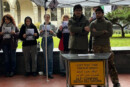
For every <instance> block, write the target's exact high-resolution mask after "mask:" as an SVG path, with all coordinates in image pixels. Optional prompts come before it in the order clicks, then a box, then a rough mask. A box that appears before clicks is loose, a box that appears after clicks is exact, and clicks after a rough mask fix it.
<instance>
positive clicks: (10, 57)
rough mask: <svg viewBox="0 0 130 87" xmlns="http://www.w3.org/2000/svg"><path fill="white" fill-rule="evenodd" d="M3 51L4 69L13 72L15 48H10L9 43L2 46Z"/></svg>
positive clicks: (14, 67)
mask: <svg viewBox="0 0 130 87" xmlns="http://www.w3.org/2000/svg"><path fill="white" fill-rule="evenodd" d="M3 53H4V57H5V71H6V73H7V72H15V69H16V49H11V47H10V45H4V46H3Z"/></svg>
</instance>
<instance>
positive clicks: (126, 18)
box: [106, 7, 130, 37]
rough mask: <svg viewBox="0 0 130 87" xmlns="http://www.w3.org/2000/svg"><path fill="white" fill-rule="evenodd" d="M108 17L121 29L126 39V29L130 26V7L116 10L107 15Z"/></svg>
mask: <svg viewBox="0 0 130 87" xmlns="http://www.w3.org/2000/svg"><path fill="white" fill-rule="evenodd" d="M106 17H107V18H108V20H110V21H111V22H112V23H113V24H116V25H118V26H119V27H120V28H121V32H122V37H125V33H124V28H125V27H126V26H128V25H129V24H130V7H123V8H121V9H116V10H114V11H112V12H109V13H108V14H106Z"/></svg>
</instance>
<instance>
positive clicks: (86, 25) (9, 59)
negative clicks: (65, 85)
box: [0, 4, 121, 87]
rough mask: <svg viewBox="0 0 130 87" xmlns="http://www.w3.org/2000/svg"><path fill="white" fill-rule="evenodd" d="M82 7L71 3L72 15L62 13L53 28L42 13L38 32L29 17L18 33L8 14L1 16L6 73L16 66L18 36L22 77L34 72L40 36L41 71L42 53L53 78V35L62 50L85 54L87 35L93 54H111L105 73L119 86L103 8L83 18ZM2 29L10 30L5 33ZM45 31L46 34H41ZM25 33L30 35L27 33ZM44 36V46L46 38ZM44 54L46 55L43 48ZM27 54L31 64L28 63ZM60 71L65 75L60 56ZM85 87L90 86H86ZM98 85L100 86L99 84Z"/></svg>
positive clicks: (98, 8)
mask: <svg viewBox="0 0 130 87" xmlns="http://www.w3.org/2000/svg"><path fill="white" fill-rule="evenodd" d="M82 10H83V9H82V6H81V5H80V4H78V5H75V6H74V8H73V12H74V14H73V17H71V18H69V16H68V15H64V16H63V19H62V24H61V26H60V27H59V28H58V29H56V28H55V26H54V25H53V24H52V23H51V22H50V15H49V14H46V15H44V19H45V22H44V23H43V24H42V25H41V26H40V29H39V33H38V30H37V28H36V26H35V25H34V24H33V23H32V19H31V18H30V17H26V18H25V21H24V24H23V25H22V27H21V28H20V32H19V30H18V28H17V27H16V24H15V22H14V19H13V17H12V16H11V15H5V16H4V17H3V19H2V24H1V28H0V44H1V45H0V46H1V48H2V49H3V53H4V56H5V66H6V76H13V75H14V72H15V68H16V48H17V42H18V38H20V40H22V41H23V44H22V50H23V54H24V59H25V71H26V74H25V75H26V76H28V75H30V74H32V75H33V76H36V75H37V39H38V38H39V36H41V37H42V43H41V47H42V49H43V55H44V71H43V72H44V74H46V56H47V59H48V77H49V78H51V79H52V78H53V76H52V74H53V38H52V37H53V36H57V37H58V38H60V43H59V50H60V54H62V53H71V54H87V53H89V51H88V34H89V32H91V36H92V41H93V43H92V49H93V50H92V51H93V52H94V53H108V52H110V53H111V56H110V58H109V59H108V65H109V73H110V77H111V80H112V82H113V87H121V86H120V83H119V79H118V73H117V70H116V67H115V64H114V61H113V58H114V53H113V52H112V51H111V47H110V37H111V36H112V33H113V31H112V24H111V22H110V21H108V20H106V19H105V18H104V11H103V9H102V8H100V7H96V9H95V13H94V17H92V18H91V19H90V20H87V19H86V17H85V16H84V15H83V13H82ZM93 18H94V19H93ZM5 30H7V31H10V32H9V33H8V32H5ZM45 30H46V34H45ZM28 32H31V33H32V34H29V35H28ZM46 36H47V45H46V43H45V42H46V41H45V40H46V39H45V37H46ZM45 45H46V47H47V55H46V52H45V51H46V47H45ZM30 57H31V60H32V61H31V66H30ZM60 71H61V73H62V74H64V75H65V63H64V60H62V56H61V55H60ZM86 87H91V86H90V85H87V86H86ZM98 87H101V86H100V85H99V86H98Z"/></svg>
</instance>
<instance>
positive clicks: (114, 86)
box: [113, 83, 121, 87]
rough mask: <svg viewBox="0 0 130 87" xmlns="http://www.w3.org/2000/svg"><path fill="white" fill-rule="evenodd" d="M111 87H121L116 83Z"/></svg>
mask: <svg viewBox="0 0 130 87" xmlns="http://www.w3.org/2000/svg"><path fill="white" fill-rule="evenodd" d="M113 87H121V85H120V83H116V84H114V85H113Z"/></svg>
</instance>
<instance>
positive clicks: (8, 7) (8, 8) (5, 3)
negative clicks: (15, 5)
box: [4, 2, 10, 12]
mask: <svg viewBox="0 0 130 87" xmlns="http://www.w3.org/2000/svg"><path fill="white" fill-rule="evenodd" d="M4 12H10V6H9V3H8V2H4Z"/></svg>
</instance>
